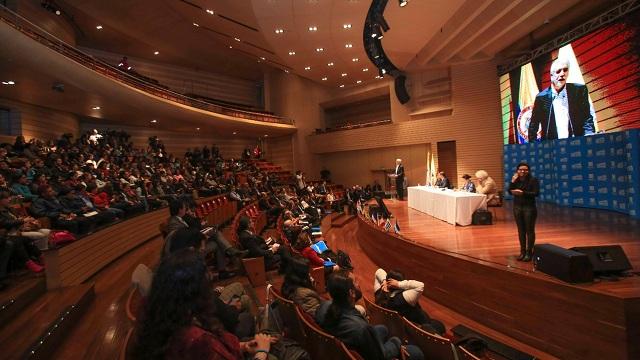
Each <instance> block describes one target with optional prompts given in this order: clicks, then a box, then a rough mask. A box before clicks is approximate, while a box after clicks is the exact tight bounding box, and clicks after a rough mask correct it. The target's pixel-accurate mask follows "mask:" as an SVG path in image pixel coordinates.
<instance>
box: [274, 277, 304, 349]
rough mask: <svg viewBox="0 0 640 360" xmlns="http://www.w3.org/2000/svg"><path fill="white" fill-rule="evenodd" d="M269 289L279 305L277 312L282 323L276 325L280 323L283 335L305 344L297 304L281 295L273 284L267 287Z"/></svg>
mask: <svg viewBox="0 0 640 360" xmlns="http://www.w3.org/2000/svg"><path fill="white" fill-rule="evenodd" d="M269 291H270V293H271V296H273V298H274V299H275V301H277V302H278V305H279V306H280V307H279V309H280V310H279V313H280V319H282V322H283V324H278V325H280V327H281V328H282V330H283V331H284V336H285V337H288V338H290V339H293V340H295V341H297V342H298V343H299V344H301V345H305V344H306V343H307V338H306V337H305V334H304V330H303V328H302V323H301V322H300V319H299V317H298V313H297V312H296V308H297V307H298V306H297V305H296V304H295V303H294V302H293V301H291V300H289V299H285V298H284V297H282V295H280V292H279V291H278V290H276V289H275V288H274V287H273V286H271V287H270V288H269Z"/></svg>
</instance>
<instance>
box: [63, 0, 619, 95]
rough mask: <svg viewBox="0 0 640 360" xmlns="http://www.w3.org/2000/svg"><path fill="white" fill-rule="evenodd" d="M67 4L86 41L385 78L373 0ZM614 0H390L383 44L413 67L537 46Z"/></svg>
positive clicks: (179, 58) (203, 60)
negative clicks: (368, 31) (366, 37)
mask: <svg viewBox="0 0 640 360" xmlns="http://www.w3.org/2000/svg"><path fill="white" fill-rule="evenodd" d="M57 3H58V4H60V6H62V7H64V10H65V11H66V12H68V13H69V14H70V15H72V16H73V19H74V21H75V22H77V24H78V27H79V29H80V33H79V35H80V36H78V44H79V45H82V46H88V47H95V48H99V49H103V50H109V51H112V52H119V53H122V54H129V55H130V56H134V57H142V58H149V59H152V60H157V61H162V62H170V63H175V64H182V65H186V66H191V67H197V68H200V69H204V70H207V71H211V72H221V73H226V74H230V75H235V76H239V77H243V78H248V79H255V80H260V79H261V78H262V74H263V72H265V71H267V70H268V69H272V68H276V69H280V70H287V71H290V72H293V73H296V74H298V75H300V76H303V77H306V78H309V79H311V80H313V81H316V82H318V83H320V84H325V85H327V86H339V85H342V84H344V85H345V86H346V87H351V86H357V85H366V84H369V83H371V82H374V81H377V80H376V76H377V75H378V73H377V71H376V69H375V68H374V66H373V65H372V64H371V63H370V62H369V61H368V59H367V57H366V54H365V51H364V47H363V45H362V30H363V23H364V20H365V17H366V13H367V10H368V8H369V5H370V4H371V1H370V0H234V1H231V0H137V1H126V0H118V1H115V0H114V1H104V0H64V1H62V0H61V1H59V2H57ZM604 6H611V1H606V0H590V1H579V0H553V1H552V0H411V1H410V2H409V4H408V5H407V6H405V7H402V8H401V7H400V6H398V2H397V1H395V0H390V1H389V2H388V4H387V7H386V11H385V13H384V16H385V19H386V20H387V22H388V24H389V26H390V28H391V29H390V30H389V31H388V32H387V33H385V36H384V39H383V40H382V43H383V46H384V49H385V52H386V53H387V55H388V56H389V57H390V59H391V60H392V61H393V62H394V63H395V64H396V65H397V66H398V67H399V68H400V69H402V70H408V71H412V70H420V69H423V68H428V67H437V66H443V65H448V64H453V63H462V62H470V61H477V60H484V59H491V58H494V57H495V56H496V54H500V55H504V53H505V49H508V48H511V47H513V48H514V49H516V51H520V52H522V51H527V50H529V49H530V47H531V43H532V42H533V41H534V40H535V39H534V38H536V37H540V36H548V35H549V33H552V32H557V31H558V30H559V29H565V30H566V28H567V26H570V25H571V24H574V23H575V24H576V25H577V24H578V23H577V22H576V21H578V19H579V20H580V21H582V20H584V19H582V18H581V17H584V16H585V14H587V15H589V16H593V15H594V14H593V13H594V12H595V11H596V10H598V9H601V8H603V7H604ZM98 25H101V26H102V29H101V30H98V29H96V26H98ZM310 29H311V30H310ZM280 30H282V31H280ZM539 34H541V35H539ZM523 39H524V40H523ZM319 49H322V50H319ZM155 51H158V52H159V54H158V55H153V53H154V52H155ZM501 52H503V54H501ZM290 54H291V55H290ZM507 55H514V54H508V53H507ZM358 81H360V82H358Z"/></svg>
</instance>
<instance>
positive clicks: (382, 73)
mask: <svg viewBox="0 0 640 360" xmlns="http://www.w3.org/2000/svg"><path fill="white" fill-rule="evenodd" d="M378 73H379V74H380V76H381V77H382V76H384V74H386V73H387V70H385V69H384V68H380V71H378Z"/></svg>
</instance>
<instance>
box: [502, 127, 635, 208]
mask: <svg viewBox="0 0 640 360" xmlns="http://www.w3.org/2000/svg"><path fill="white" fill-rule="evenodd" d="M503 159H504V171H505V174H504V180H505V183H504V189H508V187H509V182H510V181H511V176H513V174H514V172H515V170H516V166H517V165H518V163H519V162H521V161H524V162H527V163H528V164H529V165H530V166H531V174H532V175H533V176H535V177H537V178H538V180H540V197H539V199H540V200H541V201H545V202H552V203H555V204H559V205H562V206H579V207H589V208H597V209H606V210H615V211H619V212H623V213H626V214H629V215H631V216H634V217H640V130H638V129H635V130H627V131H623V132H617V133H610V134H598V135H594V136H585V137H577V138H571V139H560V140H550V141H545V142H541V143H532V144H511V145H504V157H503ZM505 198H511V195H510V194H509V193H506V191H505Z"/></svg>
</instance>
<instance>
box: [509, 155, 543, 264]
mask: <svg viewBox="0 0 640 360" xmlns="http://www.w3.org/2000/svg"><path fill="white" fill-rule="evenodd" d="M509 192H510V193H511V195H513V217H514V218H515V220H516V224H517V225H518V239H519V240H520V256H518V259H517V260H518V261H531V256H532V254H533V246H534V245H535V243H536V218H537V217H538V209H537V208H536V197H537V196H538V194H539V193H540V185H539V184H538V179H536V178H535V177H533V176H532V175H531V174H530V172H529V164H527V163H525V162H521V163H520V164H518V167H517V171H516V173H515V174H513V176H512V177H511V183H509Z"/></svg>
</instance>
